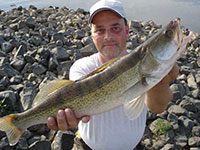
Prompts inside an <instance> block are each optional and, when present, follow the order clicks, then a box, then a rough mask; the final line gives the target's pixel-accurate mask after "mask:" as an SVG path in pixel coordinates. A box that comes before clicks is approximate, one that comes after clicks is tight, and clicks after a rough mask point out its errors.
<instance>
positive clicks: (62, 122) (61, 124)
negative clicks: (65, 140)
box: [56, 110, 69, 131]
mask: <svg viewBox="0 0 200 150" xmlns="http://www.w3.org/2000/svg"><path fill="white" fill-rule="evenodd" d="M56 118H57V124H58V128H59V129H60V130H61V131H66V130H68V128H69V125H68V123H67V119H66V118H67V117H65V112H64V110H59V111H58V113H57V117H56Z"/></svg>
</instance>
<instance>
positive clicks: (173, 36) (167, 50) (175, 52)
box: [151, 18, 192, 62]
mask: <svg viewBox="0 0 200 150" xmlns="http://www.w3.org/2000/svg"><path fill="white" fill-rule="evenodd" d="M180 22H181V20H180V18H178V19H176V20H173V21H171V22H170V23H169V24H168V25H167V26H166V27H164V28H163V29H161V30H160V31H159V32H158V33H157V34H156V35H155V37H154V38H153V41H152V42H151V43H152V44H151V53H152V55H153V56H154V58H155V59H156V60H158V61H172V62H174V61H176V60H177V59H178V58H179V57H180V56H181V54H182V53H183V52H184V51H185V48H186V45H187V43H188V42H189V41H190V39H191V38H192V32H191V33H190V34H189V35H188V36H185V35H184V34H183V32H182V30H181V27H180V24H181V23H180Z"/></svg>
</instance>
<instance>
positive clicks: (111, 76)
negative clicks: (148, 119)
mask: <svg viewBox="0 0 200 150" xmlns="http://www.w3.org/2000/svg"><path fill="white" fill-rule="evenodd" d="M191 35H192V33H191V34H190V35H189V36H187V37H183V33H182V32H181V29H180V20H178V19H177V20H174V21H171V22H170V23H169V24H168V25H167V26H166V27H164V28H162V29H161V30H160V31H159V32H158V33H156V34H155V35H154V36H152V37H151V38H150V39H148V40H147V41H146V42H144V43H143V44H141V45H140V46H139V47H137V48H136V49H135V50H133V51H132V52H131V53H129V54H127V55H126V56H123V57H118V58H114V59H113V60H111V61H109V62H107V63H106V64H104V65H103V66H101V67H100V68H98V69H97V70H95V71H93V72H91V73H89V74H88V75H86V76H85V77H83V78H81V79H79V80H77V81H70V80H54V81H51V82H50V83H48V84H47V85H45V86H44V87H43V88H42V89H41V91H40V92H39V93H38V95H37V96H36V97H35V100H34V102H36V104H34V105H33V107H32V108H31V109H29V110H27V111H25V112H22V113H17V114H11V115H8V116H5V117H2V118H0V130H2V131H5V132H6V134H7V137H8V140H9V143H10V145H14V144H16V143H17V142H18V140H19V138H20V137H21V135H22V133H23V131H24V130H25V129H27V128H28V127H30V126H32V125H36V124H42V123H46V120H47V118H48V117H49V116H55V115H56V114H57V111H58V110H59V109H65V108H71V109H72V110H73V111H74V113H75V114H76V116H77V117H81V116H84V115H94V114H99V113H102V112H106V111H109V110H111V109H114V108H116V107H119V106H122V105H124V111H125V113H126V115H127V117H128V118H129V119H135V118H137V117H138V116H139V115H140V113H141V111H142V110H143V107H144V99H145V92H146V91H148V90H149V89H151V88H152V87H153V86H154V85H156V84H157V83H158V82H159V81H160V80H162V78H163V77H164V76H166V75H167V74H168V72H169V71H170V70H171V68H172V67H173V65H174V64H175V62H176V60H177V59H178V58H179V57H180V55H181V54H182V53H183V51H184V50H185V48H186V45H187V43H188V42H189V40H190V39H191V37H192V36H191ZM161 100H162V99H161Z"/></svg>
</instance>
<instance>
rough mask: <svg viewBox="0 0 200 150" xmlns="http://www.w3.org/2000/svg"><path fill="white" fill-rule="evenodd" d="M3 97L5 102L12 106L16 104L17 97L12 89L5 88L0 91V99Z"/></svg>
mask: <svg viewBox="0 0 200 150" xmlns="http://www.w3.org/2000/svg"><path fill="white" fill-rule="evenodd" d="M4 98H5V99H6V100H5V103H6V104H8V105H11V106H13V107H14V106H15V105H16V102H17V99H16V96H15V93H14V92H13V91H10V90H7V91H2V92H0V99H1V100H2V99H4Z"/></svg>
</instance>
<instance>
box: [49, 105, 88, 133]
mask: <svg viewBox="0 0 200 150" xmlns="http://www.w3.org/2000/svg"><path fill="white" fill-rule="evenodd" d="M81 120H82V122H84V123H87V122H88V121H89V120H90V116H84V117H82V118H81ZM79 121H80V120H79V119H78V118H77V117H76V116H75V114H74V113H73V111H72V110H71V109H69V108H66V109H65V110H59V111H58V113H57V116H56V118H54V117H49V118H48V119H47V126H48V128H50V129H52V130H56V129H60V130H61V131H66V130H68V129H69V128H77V126H78V123H79Z"/></svg>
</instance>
